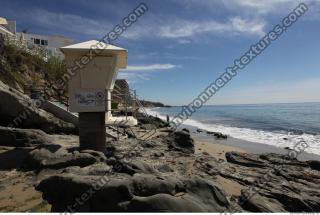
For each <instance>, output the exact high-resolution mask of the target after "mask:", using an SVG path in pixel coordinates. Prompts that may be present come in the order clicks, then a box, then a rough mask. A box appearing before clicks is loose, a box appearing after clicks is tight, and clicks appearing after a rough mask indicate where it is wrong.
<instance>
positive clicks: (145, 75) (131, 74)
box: [118, 64, 180, 83]
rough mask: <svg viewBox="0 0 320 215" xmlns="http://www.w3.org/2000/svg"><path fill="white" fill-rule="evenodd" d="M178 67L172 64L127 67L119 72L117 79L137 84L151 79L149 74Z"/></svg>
mask: <svg viewBox="0 0 320 215" xmlns="http://www.w3.org/2000/svg"><path fill="white" fill-rule="evenodd" d="M179 67H180V66H179V65H173V64H150V65H134V66H128V67H127V69H124V70H120V72H119V74H118V78H122V79H126V80H128V81H129V83H138V82H143V81H148V80H150V79H151V73H150V72H157V71H161V70H170V69H174V68H179Z"/></svg>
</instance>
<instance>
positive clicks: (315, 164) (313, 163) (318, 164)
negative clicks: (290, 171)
mask: <svg viewBox="0 0 320 215" xmlns="http://www.w3.org/2000/svg"><path fill="white" fill-rule="evenodd" d="M307 163H308V164H309V166H310V168H311V169H314V170H318V171H320V161H317V160H310V161H307Z"/></svg>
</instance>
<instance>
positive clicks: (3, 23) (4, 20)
mask: <svg viewBox="0 0 320 215" xmlns="http://www.w3.org/2000/svg"><path fill="white" fill-rule="evenodd" d="M0 25H8V22H7V20H6V19H5V18H3V17H0Z"/></svg>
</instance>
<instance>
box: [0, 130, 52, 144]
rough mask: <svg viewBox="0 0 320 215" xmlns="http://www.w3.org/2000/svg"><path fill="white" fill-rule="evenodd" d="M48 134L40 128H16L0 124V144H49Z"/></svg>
mask: <svg viewBox="0 0 320 215" xmlns="http://www.w3.org/2000/svg"><path fill="white" fill-rule="evenodd" d="M50 143H51V140H50V138H48V135H47V134H46V133H44V132H43V131H41V130H34V129H18V128H7V127H2V126H0V145H1V146H12V147H29V146H38V145H46V144H50Z"/></svg>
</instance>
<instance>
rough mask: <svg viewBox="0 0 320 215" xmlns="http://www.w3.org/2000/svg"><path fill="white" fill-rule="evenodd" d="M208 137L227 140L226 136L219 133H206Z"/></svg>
mask: <svg viewBox="0 0 320 215" xmlns="http://www.w3.org/2000/svg"><path fill="white" fill-rule="evenodd" d="M207 134H208V135H212V136H214V137H216V138H217V139H227V138H228V136H227V135H225V134H222V133H220V132H213V131H207Z"/></svg>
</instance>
